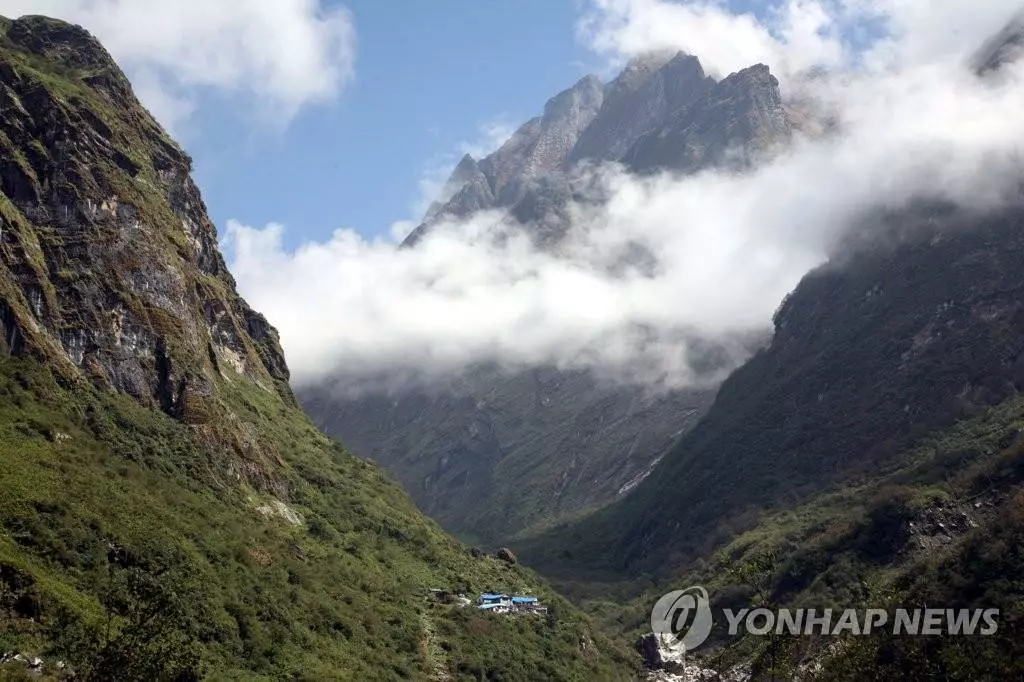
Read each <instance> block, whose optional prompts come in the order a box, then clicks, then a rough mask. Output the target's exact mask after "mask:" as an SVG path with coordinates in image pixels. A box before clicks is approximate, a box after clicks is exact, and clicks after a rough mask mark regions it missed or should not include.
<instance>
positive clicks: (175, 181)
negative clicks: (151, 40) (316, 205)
mask: <svg viewBox="0 0 1024 682" xmlns="http://www.w3.org/2000/svg"><path fill="white" fill-rule="evenodd" d="M0 33H2V35H0V100H2V101H0V103H2V105H3V106H2V107H0V171H2V172H0V189H2V194H0V217H2V219H3V224H2V228H3V229H2V236H0V491H2V494H0V656H3V655H4V654H6V653H9V652H17V653H19V654H21V655H22V656H24V657H28V658H32V657H35V656H40V657H41V658H43V660H44V670H43V674H44V676H45V677H48V678H54V679H61V678H62V677H67V676H68V674H69V672H73V673H74V678H75V679H81V680H106V679H118V680H129V681H131V680H140V681H141V680H145V681H146V682H150V681H152V680H176V681H181V682H184V681H185V680H193V679H214V680H282V679H288V680H354V681H359V682H362V681H363V680H392V679H394V680H400V679H409V680H424V679H438V680H442V679H443V680H484V679H486V680H533V679H537V677H538V675H539V676H541V677H545V678H548V679H559V680H580V681H584V680H621V679H629V678H630V677H631V676H632V675H633V673H634V672H635V669H636V661H635V656H633V655H632V654H631V653H630V652H628V651H627V650H625V649H622V648H620V647H618V646H616V645H615V644H613V643H612V642H610V641H609V640H608V639H607V638H605V637H603V636H601V635H600V634H599V633H597V632H595V631H594V629H593V628H592V626H591V625H590V623H589V622H588V620H587V619H586V618H585V617H584V616H583V615H582V614H581V613H580V612H579V611H578V610H576V609H574V608H573V607H572V606H570V605H569V604H568V603H567V602H566V601H565V600H563V599H561V598H559V597H558V595H556V594H555V593H553V592H552V591H551V590H550V588H548V587H547V586H546V585H545V584H544V583H543V581H541V580H540V579H539V578H538V577H537V576H536V575H535V574H534V573H532V572H530V571H529V570H527V569H524V568H522V567H519V566H510V565H509V564H508V563H506V562H502V561H499V560H497V559H495V558H492V557H488V556H482V555H474V554H473V553H471V552H470V551H469V550H468V549H467V548H466V547H464V546H462V545H461V544H459V543H457V542H456V541H455V540H453V539H452V538H450V537H449V536H447V535H446V534H445V533H443V532H442V531H441V530H440V529H439V528H438V527H437V526H436V525H435V524H434V523H432V522H431V521H429V520H427V519H426V518H425V517H424V516H423V515H422V514H421V513H420V512H419V511H418V510H417V509H416V508H415V506H414V505H413V504H412V502H411V501H410V500H409V498H408V497H407V495H406V494H405V493H404V492H403V491H402V490H401V488H400V487H399V486H398V485H396V484H395V483H394V482H392V481H391V480H390V479H389V478H388V477H386V476H385V475H384V474H382V472H381V471H380V470H378V469H377V468H376V467H374V466H373V465H371V464H369V463H367V462H366V461H363V460H361V459H359V458H357V457H355V456H353V455H352V454H350V453H349V452H347V451H346V450H345V449H344V448H342V447H341V446H340V445H338V444H337V443H333V442H331V441H330V440H329V439H327V438H325V437H324V436H323V435H321V434H320V433H319V432H318V431H317V430H316V429H315V428H314V427H313V425H312V424H311V423H310V422H309V420H308V419H307V418H306V416H305V415H304V414H303V413H302V411H301V410H300V409H299V407H298V405H297V403H296V401H295V399H294V396H293V395H292V394H291V391H290V389H289V388H288V385H287V377H288V372H287V368H286V367H285V365H284V360H283V355H282V353H281V350H280V347H279V346H278V343H277V335H276V332H275V331H274V330H273V328H272V327H270V325H269V324H267V322H266V321H265V320H264V319H263V318H262V317H261V316H259V315H258V314H257V313H255V312H253V311H252V310H250V309H249V308H248V306H247V305H246V304H245V302H244V301H242V300H241V299H240V298H239V297H238V294H237V292H236V291H235V289H234V282H233V281H232V279H231V277H230V275H229V274H228V273H227V270H226V268H225V266H224V262H223V258H222V257H221V255H220V254H219V252H218V251H217V248H216V232H215V229H214V227H213V225H212V223H210V221H209V218H208V217H207V216H206V213H205V209H204V207H203V203H202V198H201V197H200V196H199V193H198V190H197V189H196V188H195V185H194V184H193V183H192V182H191V180H190V179H189V177H188V173H189V170H190V160H189V159H188V157H187V155H185V154H184V152H182V151H181V150H180V149H179V148H178V147H177V146H176V145H175V144H174V143H173V142H172V141H170V140H169V139H168V138H167V136H166V134H165V133H164V132H163V131H162V130H161V129H160V128H159V126H158V125H157V124H156V123H155V121H154V120H153V119H152V117H151V116H150V115H149V114H148V112H146V111H145V109H144V108H143V107H142V106H141V105H140V104H139V103H138V101H137V100H136V99H135V98H134V95H133V94H132V93H131V88H130V86H129V84H128V82H127V80H126V79H125V77H124V75H123V74H122V73H121V72H120V70H119V69H118V68H117V66H116V64H114V63H113V61H112V60H111V59H110V57H109V55H107V54H106V52H105V51H104V50H103V49H102V47H101V46H100V45H99V44H98V43H97V42H96V41H95V39H94V38H92V37H91V36H89V35H88V34H87V33H85V32H84V31H83V30H81V29H78V28H76V27H72V26H69V25H68V24H64V23H63V22H59V21H55V20H51V19H47V18H44V17H28V18H23V19H19V20H16V21H13V22H10V21H2V22H0ZM58 162H59V163H58ZM435 587H437V588H445V589H449V590H453V591H459V592H465V593H467V594H470V595H472V594H474V593H477V592H480V591H484V590H502V591H523V592H525V591H529V592H533V593H536V594H538V595H539V596H541V597H542V598H543V599H544V601H545V602H547V603H549V604H550V605H551V606H552V613H551V614H550V616H549V617H548V618H547V619H545V618H519V619H511V618H509V619H506V618H500V617H497V618H495V617H488V616H487V615H486V614H482V613H477V612H476V611H475V610H473V609H459V608H458V607H456V606H452V605H446V604H440V603H435V602H434V601H432V600H431V599H430V598H429V597H428V595H429V591H428V590H429V589H430V588H435ZM27 675H29V672H28V671H27V670H25V667H24V666H23V665H21V664H20V663H17V662H15V663H9V664H0V680H7V679H20V678H22V677H25V676H27Z"/></svg>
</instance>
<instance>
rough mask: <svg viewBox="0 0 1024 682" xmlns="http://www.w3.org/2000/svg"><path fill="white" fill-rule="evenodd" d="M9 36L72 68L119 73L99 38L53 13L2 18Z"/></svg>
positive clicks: (25, 46)
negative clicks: (52, 14)
mask: <svg viewBox="0 0 1024 682" xmlns="http://www.w3.org/2000/svg"><path fill="white" fill-rule="evenodd" d="M0 24H3V25H6V26H7V32H6V35H7V38H8V39H9V40H10V41H11V42H12V43H14V44H15V45H17V46H18V47H20V48H22V49H23V50H25V51H27V52H31V53H32V54H35V55H38V56H40V57H43V58H45V59H46V60H47V61H49V62H51V63H53V64H61V65H63V66H66V67H68V68H72V69H97V68H103V69H112V70H114V71H117V72H118V73H120V69H119V68H118V66H117V64H116V63H115V62H114V59H113V58H112V57H111V56H110V54H109V53H108V52H107V50H106V49H105V48H104V47H103V45H101V44H100V41H98V40H96V38H95V37H93V35H92V34H91V33H89V32H88V31H86V30H85V29H84V28H82V27H81V26H77V25H75V24H69V23H67V22H64V21H61V20H59V19H51V18H50V17H44V16H38V15H28V16H23V17H20V18H18V19H15V20H13V21H12V20H10V19H0Z"/></svg>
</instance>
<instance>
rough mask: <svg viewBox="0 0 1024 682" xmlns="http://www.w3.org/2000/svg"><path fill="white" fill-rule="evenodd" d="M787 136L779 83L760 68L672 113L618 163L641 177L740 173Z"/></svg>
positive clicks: (714, 87) (787, 123)
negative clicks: (719, 170)
mask: <svg viewBox="0 0 1024 682" xmlns="http://www.w3.org/2000/svg"><path fill="white" fill-rule="evenodd" d="M792 132H793V124H792V122H791V121H790V119H789V116H788V114H787V112H786V110H785V108H784V107H783V102H782V94H781V93H780V91H779V82H778V80H776V78H775V77H774V76H772V75H771V73H770V72H769V70H768V67H767V66H764V65H763V64H759V65H757V66H753V67H750V68H749V69H744V70H743V71H740V72H738V73H734V74H732V75H731V76H729V77H728V78H726V79H724V80H723V81H721V82H720V83H716V84H714V85H712V86H711V87H709V88H708V90H707V91H706V92H704V93H703V96H701V97H698V98H695V99H694V100H693V101H691V102H689V103H687V104H684V105H683V106H681V107H679V108H677V109H676V110H675V111H674V112H673V113H672V114H671V116H669V118H668V120H666V121H665V122H664V123H663V124H662V125H660V126H659V127H657V128H655V129H652V130H651V131H650V132H648V133H646V134H644V135H643V136H641V137H640V139H639V140H638V141H637V142H636V144H634V145H633V146H632V147H631V148H630V149H629V151H627V152H626V153H625V155H624V156H623V157H622V162H623V163H624V164H626V166H628V167H629V168H631V169H633V170H635V171H640V172H654V171H660V170H666V169H668V170H673V171H677V172H681V173H693V172H696V171H698V170H701V169H703V168H709V167H713V166H724V167H734V168H744V167H747V166H749V165H751V163H753V162H754V161H755V160H756V159H757V157H758V156H759V155H763V154H765V153H766V152H770V151H771V149H772V148H773V147H776V146H778V145H780V144H783V143H785V142H787V141H788V140H789V139H790V136H791V135H792Z"/></svg>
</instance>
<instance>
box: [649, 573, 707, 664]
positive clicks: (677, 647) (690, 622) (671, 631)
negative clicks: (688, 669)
mask: <svg viewBox="0 0 1024 682" xmlns="http://www.w3.org/2000/svg"><path fill="white" fill-rule="evenodd" d="M713 622H714V619H713V618H712V616H711V602H710V600H709V599H708V593H707V590H705V589H704V588H703V587H700V586H694V587H687V588H686V589H685V590H676V591H674V592H669V593H668V594H666V595H665V596H663V597H662V598H661V599H659V600H658V601H657V603H656V604H655V605H654V610H652V611H651V630H653V631H654V634H656V635H657V636H658V640H659V642H660V643H661V645H662V647H663V648H665V649H669V650H672V651H679V652H686V651H693V650H694V649H696V648H697V647H699V646H700V645H701V644H703V643H704V640H705V639H707V638H708V635H709V634H711V626H712V624H713Z"/></svg>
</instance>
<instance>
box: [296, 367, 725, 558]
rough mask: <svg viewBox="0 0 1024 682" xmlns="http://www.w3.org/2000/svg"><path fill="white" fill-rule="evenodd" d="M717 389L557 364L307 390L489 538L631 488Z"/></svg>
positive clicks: (435, 505) (440, 508)
mask: <svg viewBox="0 0 1024 682" xmlns="http://www.w3.org/2000/svg"><path fill="white" fill-rule="evenodd" d="M342 388H344V387H342ZM713 398H714V389H704V390H691V391H680V392H676V393H670V394H666V395H660V394H659V395H654V394H651V393H649V392H647V391H645V389H643V388H623V387H621V386H615V385H606V384H602V383H601V382H599V381H598V380H597V379H595V378H594V377H593V376H591V375H590V374H588V373H586V372H569V371H560V370H557V369H555V368H540V369H533V370H528V371H522V372H518V373H511V374H506V373H503V372H501V371H497V370H495V371H485V370H483V369H478V370H476V371H473V372H470V373H469V375H468V376H467V377H465V378H463V379H461V380H459V381H457V382H453V385H452V386H450V387H448V388H446V389H443V390H438V391H437V392H436V393H430V392H417V391H413V390H406V391H399V392H398V393H397V394H394V395H381V396H363V397H360V398H355V399H346V398H345V396H344V395H341V394H335V393H334V392H333V391H332V389H331V388H330V387H329V386H325V387H320V388H317V389H312V388H310V389H305V390H300V392H299V399H300V400H301V401H302V403H303V405H304V406H305V407H306V409H307V411H308V412H309V414H310V416H311V418H312V419H313V420H314V422H315V423H316V424H318V425H319V426H320V427H321V428H323V429H324V431H325V432H326V433H329V434H331V435H335V436H337V437H339V438H342V439H343V440H344V441H345V442H346V443H350V444H351V446H352V447H353V448H356V449H357V450H358V451H359V452H360V453H363V454H365V455H366V456H367V457H372V458H373V460H374V461H375V462H378V463H380V464H381V466H384V467H385V468H387V469H388V470H389V471H391V472H392V474H393V475H394V476H395V477H396V478H397V479H398V480H399V481H401V483H402V484H403V485H404V486H405V488H406V490H408V491H409V493H410V494H411V495H412V497H413V499H414V500H416V502H417V504H418V505H419V506H420V508H421V509H423V510H424V511H425V512H426V513H428V514H429V515H430V516H431V518H434V519H436V520H437V521H438V522H439V523H440V524H441V525H442V526H443V527H444V528H446V529H448V530H450V531H451V532H453V533H455V534H457V535H458V536H459V537H462V538H466V540H467V541H473V542H479V543H482V544H485V545H500V544H502V543H504V542H507V541H508V539H509V538H511V537H513V536H515V535H517V534H520V533H526V532H529V531H531V530H532V531H535V530H537V528H539V527H544V526H548V525H552V524H554V523H556V522H558V521H564V520H566V519H568V518H572V517H574V516H577V515H579V514H580V513H582V512H584V511H585V510H588V509H593V508H595V507H599V506H603V505H605V504H608V503H609V502H611V501H613V500H615V499H617V498H619V497H621V495H622V490H623V488H624V487H629V486H630V485H635V484H636V482H637V481H638V480H640V479H641V478H643V476H644V475H645V474H646V473H647V472H648V471H649V470H650V467H651V464H652V463H653V462H654V461H655V460H656V459H657V457H658V456H659V455H661V454H663V453H664V452H665V451H666V450H667V449H668V448H669V447H671V445H672V443H673V442H674V441H675V440H676V439H677V438H678V437H679V435H680V433H682V432H683V431H685V430H687V429H689V428H691V427H692V426H693V424H695V423H696V422H697V420H698V419H699V418H700V416H701V415H702V414H703V413H704V412H705V411H706V410H707V408H708V406H709V405H710V404H711V401H712V400H713Z"/></svg>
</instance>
